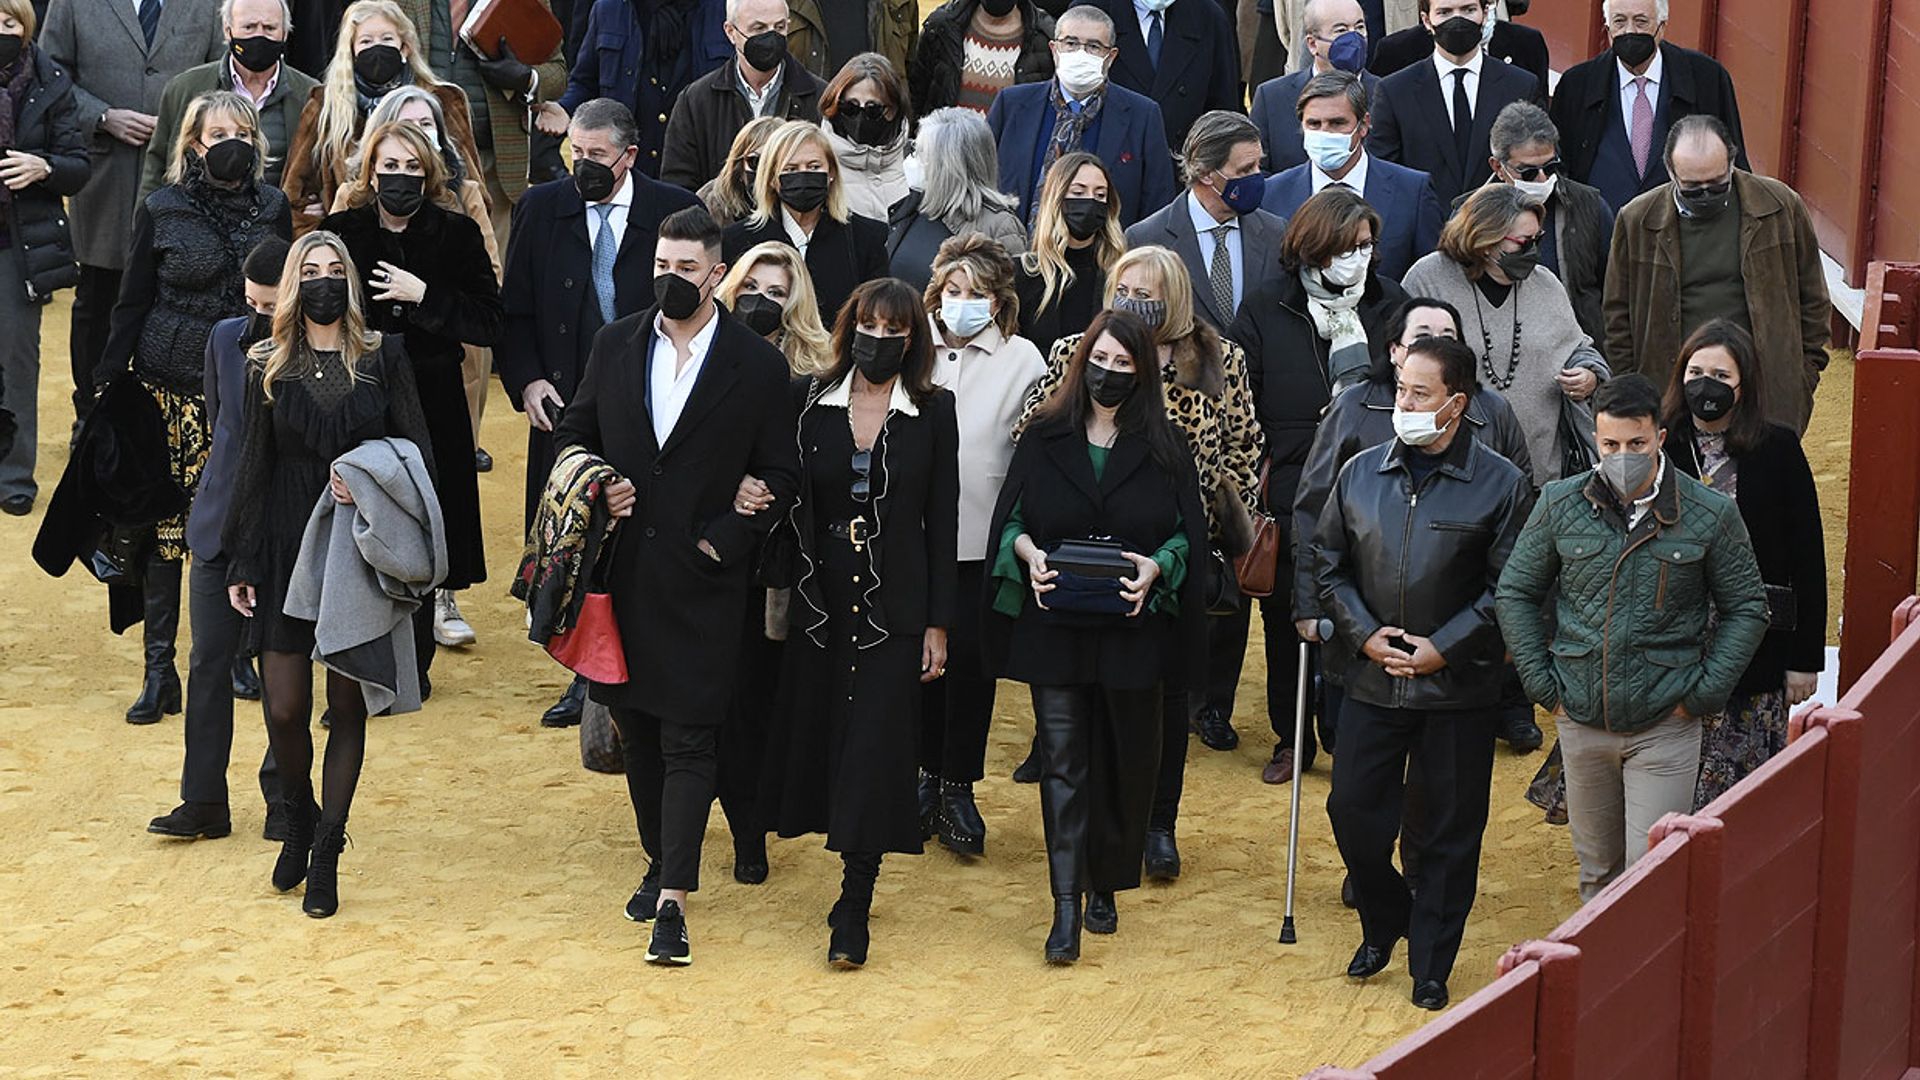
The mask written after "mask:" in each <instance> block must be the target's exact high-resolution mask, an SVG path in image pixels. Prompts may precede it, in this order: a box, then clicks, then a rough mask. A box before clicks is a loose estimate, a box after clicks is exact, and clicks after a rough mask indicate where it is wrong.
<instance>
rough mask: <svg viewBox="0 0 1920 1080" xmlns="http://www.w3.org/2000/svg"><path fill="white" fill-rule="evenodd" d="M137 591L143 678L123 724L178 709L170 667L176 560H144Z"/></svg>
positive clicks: (176, 680)
mask: <svg viewBox="0 0 1920 1080" xmlns="http://www.w3.org/2000/svg"><path fill="white" fill-rule="evenodd" d="M141 591H142V593H143V594H144V600H145V606H146V612H145V617H144V621H143V628H142V632H141V634H142V637H143V638H144V639H145V644H146V677H145V678H144V679H143V680H142V682H141V684H140V696H139V697H138V698H136V699H135V700H134V703H133V705H132V706H130V707H129V708H128V709H127V723H129V724H154V723H158V722H159V721H160V718H161V717H162V716H172V715H173V714H175V713H177V712H179V711H180V673H179V672H177V671H175V670H174V667H173V658H174V639H175V637H176V636H177V635H178V633H179V630H180V564H179V562H177V561H169V560H165V559H150V560H148V561H147V571H146V577H145V579H144V581H143V582H142V590H141Z"/></svg>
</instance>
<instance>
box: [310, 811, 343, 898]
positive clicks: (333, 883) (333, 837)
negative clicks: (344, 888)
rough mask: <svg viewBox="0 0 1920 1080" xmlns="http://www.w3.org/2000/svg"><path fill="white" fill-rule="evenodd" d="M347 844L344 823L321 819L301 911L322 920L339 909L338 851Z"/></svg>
mask: <svg viewBox="0 0 1920 1080" xmlns="http://www.w3.org/2000/svg"><path fill="white" fill-rule="evenodd" d="M346 847H347V823H346V820H345V819H344V818H343V819H341V820H339V821H323V822H321V823H320V829H319V832H318V833H317V834H316V835H315V836H314V838H313V865H312V866H310V867H308V868H307V896H306V899H304V900H302V901H301V902H300V910H302V911H304V912H306V913H307V914H308V915H311V916H313V917H314V918H316V919H325V918H328V917H329V916H331V915H332V914H333V913H334V912H336V911H339V910H340V853H341V852H342V851H344V850H346Z"/></svg>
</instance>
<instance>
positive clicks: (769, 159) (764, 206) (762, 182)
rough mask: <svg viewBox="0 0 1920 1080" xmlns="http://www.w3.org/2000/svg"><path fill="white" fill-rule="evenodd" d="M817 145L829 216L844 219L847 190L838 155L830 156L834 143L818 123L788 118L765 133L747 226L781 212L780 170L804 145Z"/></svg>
mask: <svg viewBox="0 0 1920 1080" xmlns="http://www.w3.org/2000/svg"><path fill="white" fill-rule="evenodd" d="M809 145H811V146H813V147H815V148H817V149H818V150H819V151H820V153H821V154H822V155H823V156H824V157H825V158H826V159H827V205H826V206H825V208H824V209H825V210H826V214H827V216H828V217H830V218H832V219H833V220H835V221H838V222H840V223H842V224H845V223H846V220H847V194H846V192H845V190H843V188H842V185H841V183H840V159H839V158H836V157H834V156H833V144H832V143H830V142H828V141H827V133H826V132H825V131H824V130H822V129H821V128H820V126H819V125H818V124H811V123H808V122H807V121H805V120H789V121H787V122H786V123H784V124H781V125H780V126H779V127H777V128H775V129H774V131H773V134H772V135H769V136H767V144H766V145H765V146H762V147H761V148H760V170H759V171H758V172H756V173H754V174H753V213H752V214H751V215H750V216H749V217H748V218H747V225H748V226H749V227H750V228H756V229H757V228H759V227H760V226H762V225H765V224H766V223H767V222H769V221H772V220H774V218H775V216H776V215H778V214H779V212H780V170H781V169H782V168H784V167H785V166H786V164H787V161H788V160H789V159H791V158H792V157H793V156H794V155H795V154H797V153H799V152H800V151H801V150H802V149H803V148H805V147H807V146H809Z"/></svg>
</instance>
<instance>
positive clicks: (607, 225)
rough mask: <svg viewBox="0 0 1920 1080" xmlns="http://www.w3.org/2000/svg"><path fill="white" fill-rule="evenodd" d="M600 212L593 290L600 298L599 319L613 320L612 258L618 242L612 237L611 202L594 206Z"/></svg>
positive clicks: (594, 239) (595, 240)
mask: <svg viewBox="0 0 1920 1080" xmlns="http://www.w3.org/2000/svg"><path fill="white" fill-rule="evenodd" d="M594 209H595V210H598V211H599V212H600V231H599V232H597V233H595V234H594V236H593V291H594V293H595V295H596V296H597V297H598V298H599V300H600V321H601V322H602V323H610V322H612V321H613V259H614V256H615V255H618V254H619V253H620V243H619V241H617V240H615V239H614V238H613V220H612V219H613V204H612V203H601V204H600V205H598V206H595V207H594Z"/></svg>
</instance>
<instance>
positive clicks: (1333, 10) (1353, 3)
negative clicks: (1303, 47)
mask: <svg viewBox="0 0 1920 1080" xmlns="http://www.w3.org/2000/svg"><path fill="white" fill-rule="evenodd" d="M1301 23H1302V25H1303V26H1304V28H1305V29H1306V32H1307V52H1309V53H1310V54H1312V56H1313V69H1314V70H1315V71H1318V72H1321V73H1322V74H1324V73H1326V72H1329V71H1332V70H1333V64H1332V62H1331V61H1329V60H1328V59H1327V46H1328V45H1331V44H1332V43H1333V39H1334V38H1337V37H1339V36H1340V35H1341V34H1344V33H1346V32H1347V31H1349V30H1352V31H1356V32H1358V33H1359V34H1360V35H1361V36H1363V37H1364V36H1365V35H1366V32H1367V14H1366V12H1364V11H1362V10H1360V0H1307V6H1306V9H1305V11H1304V12H1303V17H1302V18H1301Z"/></svg>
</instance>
